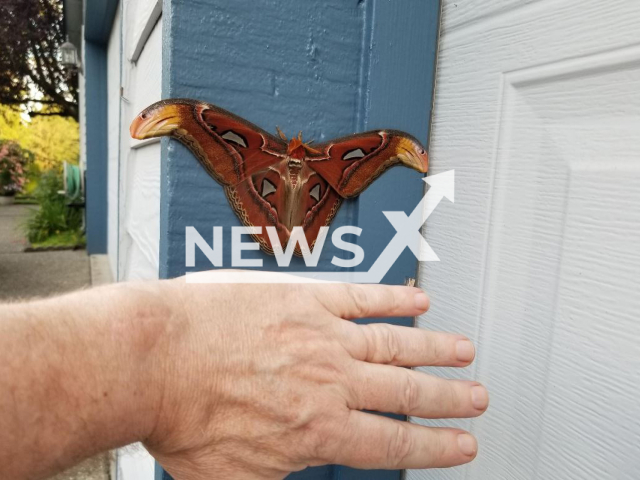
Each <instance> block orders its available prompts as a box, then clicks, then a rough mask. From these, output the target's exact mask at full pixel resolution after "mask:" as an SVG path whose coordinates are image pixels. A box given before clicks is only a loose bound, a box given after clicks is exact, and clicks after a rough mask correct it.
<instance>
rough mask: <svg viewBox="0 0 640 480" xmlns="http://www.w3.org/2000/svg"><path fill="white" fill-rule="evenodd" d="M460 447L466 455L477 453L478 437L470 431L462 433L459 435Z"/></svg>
mask: <svg viewBox="0 0 640 480" xmlns="http://www.w3.org/2000/svg"><path fill="white" fill-rule="evenodd" d="M458 448H460V451H461V452H462V453H463V454H464V455H467V456H471V455H475V454H476V451H477V450H478V444H477V443H476V439H475V438H473V437H472V436H471V435H469V434H468V433H461V434H460V435H458Z"/></svg>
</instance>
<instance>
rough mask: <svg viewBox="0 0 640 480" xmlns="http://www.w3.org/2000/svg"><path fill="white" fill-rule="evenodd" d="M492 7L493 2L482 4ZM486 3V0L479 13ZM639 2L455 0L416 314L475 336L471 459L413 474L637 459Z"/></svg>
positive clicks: (587, 468) (619, 463)
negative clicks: (438, 176) (436, 182)
mask: <svg viewBox="0 0 640 480" xmlns="http://www.w3.org/2000/svg"><path fill="white" fill-rule="evenodd" d="M480 5H482V9H480ZM481 10H482V11H481ZM639 24H640V2H635V1H632V0H626V1H623V0H619V1H609V2H601V1H583V2H571V1H536V2H511V1H505V2H501V1H497V0H492V1H484V2H477V1H467V2H465V1H455V2H445V14H444V17H443V36H442V38H441V45H440V57H439V67H438V83H437V89H436V104H435V114H434V123H433V133H432V138H431V148H430V150H431V152H430V153H431V166H432V169H431V173H433V174H435V173H439V172H442V171H446V170H449V169H455V170H456V190H457V191H456V203H455V204H447V203H443V204H441V205H440V206H439V207H438V209H437V210H436V211H435V212H434V214H433V215H432V216H431V217H430V218H429V222H428V224H427V229H426V235H427V239H428V240H429V243H430V244H431V246H432V247H433V248H434V250H435V251H436V253H437V254H438V256H439V257H440V259H441V261H440V262H439V263H429V264H424V265H422V266H421V274H420V276H421V284H422V286H423V287H424V288H425V289H426V290H427V291H429V292H430V293H431V296H432V309H431V312H430V313H429V314H427V315H426V316H424V317H423V318H421V319H420V326H422V327H425V328H433V329H436V330H448V331H459V332H461V333H464V334H466V335H469V336H470V337H472V338H473V339H475V340H476V342H477V345H478V357H477V360H476V363H475V366H473V367H471V368H469V369H466V371H462V372H460V371H453V370H448V371H447V372H446V374H447V375H448V376H451V377H460V378H468V377H471V376H475V377H476V378H477V379H478V380H480V381H482V382H483V383H485V384H486V385H487V386H488V387H489V390H490V393H491V407H490V409H489V411H488V412H487V413H486V414H485V415H484V416H483V417H480V418H479V419H476V420H473V421H469V420H463V421H457V422H435V423H438V424H443V423H445V424H449V425H451V424H455V425H459V426H461V427H463V428H468V429H471V430H472V431H473V432H474V433H475V434H476V435H477V436H478V438H479V440H480V446H481V449H480V454H479V456H478V458H477V460H476V461H475V462H474V463H472V464H471V465H469V466H467V467H463V468H458V469H452V470H446V471H445V470H442V471H430V472H429V471H422V472H420V471H411V472H408V475H407V478H409V479H414V480H415V479H426V478H451V479H454V478H455V479H459V478H469V479H476V478H486V479H521V478H524V479H527V478H538V479H551V478H553V479H559V478H562V479H577V478H580V479H591V478H593V479H596V478H597V479H601V478H607V479H608V478H611V479H632V478H637V476H638V471H640V402H638V396H639V395H640V353H639V352H640V347H638V345H640V322H639V321H638V312H640V294H639V293H638V292H640V280H639V279H640V274H639V273H638V272H639V271H640V252H639V250H638V246H640V206H639V205H640V188H639V187H638V185H640V29H639V28H638V27H637V26H638V25H639Z"/></svg>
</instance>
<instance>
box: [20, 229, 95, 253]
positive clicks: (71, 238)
mask: <svg viewBox="0 0 640 480" xmlns="http://www.w3.org/2000/svg"><path fill="white" fill-rule="evenodd" d="M85 245H86V239H85V237H84V235H82V234H81V233H79V232H61V233H58V234H56V235H53V236H51V237H49V238H47V239H46V240H43V241H42V242H34V243H32V244H31V248H32V249H34V250H38V249H48V248H65V247H66V248H84V247H85Z"/></svg>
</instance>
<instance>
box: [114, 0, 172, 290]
mask: <svg viewBox="0 0 640 480" xmlns="http://www.w3.org/2000/svg"><path fill="white" fill-rule="evenodd" d="M160 10H161V2H158V1H156V0H145V1H136V2H132V1H129V2H126V3H125V4H124V25H123V26H124V37H123V39H124V45H123V59H122V62H123V64H122V83H123V101H122V109H121V129H122V133H121V157H120V158H121V160H120V191H119V194H120V253H119V269H118V270H119V273H118V279H119V280H133V279H150V278H158V252H159V239H160V142H159V141H158V139H154V140H152V141H151V142H149V141H147V142H139V141H138V140H133V139H131V137H130V135H129V124H130V123H131V120H132V119H133V118H134V117H135V115H137V114H138V113H140V111H141V110H142V109H144V108H145V107H147V106H149V105H150V104H152V103H154V102H156V101H158V100H160V98H161V85H162V19H161V18H160V19H158V18H159V15H160Z"/></svg>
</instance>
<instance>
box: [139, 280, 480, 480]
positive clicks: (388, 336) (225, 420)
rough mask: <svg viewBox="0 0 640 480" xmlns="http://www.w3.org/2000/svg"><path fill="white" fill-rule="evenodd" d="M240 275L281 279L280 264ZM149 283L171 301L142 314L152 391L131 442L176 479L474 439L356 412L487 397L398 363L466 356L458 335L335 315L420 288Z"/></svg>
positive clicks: (441, 449)
mask: <svg viewBox="0 0 640 480" xmlns="http://www.w3.org/2000/svg"><path fill="white" fill-rule="evenodd" d="M226 274H227V273H226V272H224V271H218V272H216V273H215V274H214V275H219V276H223V277H222V280H223V279H224V275H226ZM245 274H246V275H248V276H252V277H255V275H265V282H269V281H270V277H269V275H276V276H277V278H276V277H271V280H276V281H279V282H281V281H282V275H281V274H269V273H266V272H246V273H245ZM218 281H220V278H218ZM287 281H291V282H296V281H298V280H297V279H296V278H295V277H288V280H287ZM161 285H162V286H161V287H160V292H159V293H160V296H159V298H163V299H169V298H170V299H171V301H167V302H163V305H166V306H167V308H168V311H169V312H170V314H169V315H168V319H167V320H166V324H164V325H163V326H162V328H160V329H158V328H157V326H156V327H155V330H156V333H155V334H154V335H153V338H154V340H153V345H152V348H151V349H150V351H151V352H152V355H155V358H154V360H153V364H154V365H156V366H157V368H154V372H152V373H150V376H151V378H150V383H149V385H151V388H157V389H158V391H157V392H155V397H156V398H158V399H159V401H158V404H157V406H156V407H155V408H156V412H155V413H156V417H155V418H156V421H155V426H154V428H153V431H152V432H151V433H150V434H149V435H148V437H147V438H146V439H145V441H144V443H145V446H146V447H147V448H148V449H149V451H150V452H151V453H152V454H153V455H154V456H155V457H156V459H157V460H158V461H159V462H160V463H161V464H162V466H163V467H164V468H165V469H166V470H167V471H168V472H169V473H171V474H172V476H174V478H176V480H199V479H209V478H212V477H211V475H212V474H213V473H214V472H215V475H216V478H225V479H229V480H232V479H236V478H237V479H240V478H241V479H247V478H256V479H280V478H283V477H285V476H286V475H287V474H288V473H289V472H292V471H296V470H301V469H303V468H305V467H307V466H312V465H321V464H329V463H337V464H342V465H348V466H352V467H357V468H383V469H399V468H430V467H448V466H454V465H459V464H463V463H466V462H469V461H471V460H473V458H474V457H475V455H476V452H477V444H476V441H475V439H474V438H473V437H472V436H471V435H469V434H468V433H466V432H464V431H462V430H459V429H453V428H429V427H424V426H420V425H416V424H411V423H408V422H400V421H396V420H392V419H389V418H386V417H381V416H378V415H373V414H370V413H365V412H362V411H361V410H374V411H380V412H393V413H399V414H405V415H414V416H418V417H423V418H450V417H474V416H478V415H480V414H482V413H483V412H484V411H485V410H486V408H487V405H488V395H487V392H486V390H485V389H484V387H482V386H480V385H479V384H478V383H476V382H470V381H460V380H445V379H441V378H438V377H434V376H430V375H428V374H426V373H422V372H418V371H413V370H409V369H407V368H400V367H416V366H453V367H463V366H466V365H468V364H469V363H470V362H471V361H472V360H473V356H474V349H473V346H472V345H471V343H470V342H468V341H467V340H466V338H464V337H462V336H460V335H454V334H447V333H437V332H429V331H425V330H419V329H413V328H406V327H399V326H393V325H389V324H383V323H376V324H371V325H366V326H360V325H357V324H355V323H353V322H350V321H348V320H349V319H354V318H363V317H393V316H415V315H419V314H421V313H423V312H425V311H426V310H427V308H428V298H427V297H426V295H425V294H424V293H422V291H421V290H419V289H417V288H413V287H401V286H397V287H391V286H384V285H349V284H318V283H316V284H309V283H289V284H287V283H253V284H237V283H235V284H225V283H217V284H215V285H211V284H191V283H190V284H187V283H186V282H185V279H184V278H180V279H175V280H171V281H168V282H161ZM158 331H159V332H161V333H158Z"/></svg>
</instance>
